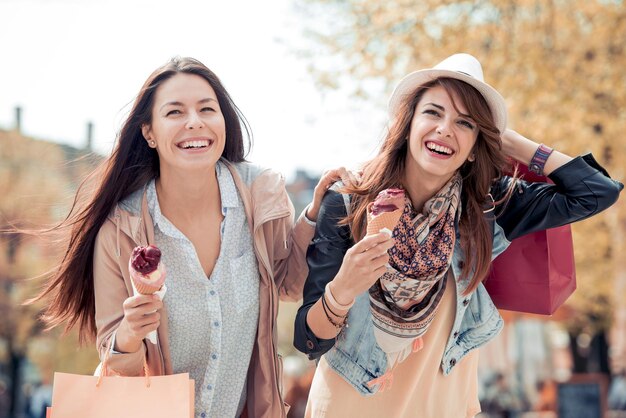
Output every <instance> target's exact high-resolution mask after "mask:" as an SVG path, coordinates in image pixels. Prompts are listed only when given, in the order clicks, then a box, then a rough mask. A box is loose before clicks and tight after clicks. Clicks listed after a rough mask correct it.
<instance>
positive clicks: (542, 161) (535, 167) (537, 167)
mask: <svg viewBox="0 0 626 418" xmlns="http://www.w3.org/2000/svg"><path fill="white" fill-rule="evenodd" d="M552 151H554V150H553V149H552V148H550V147H548V146H546V145H543V144H540V145H539V147H538V148H537V151H535V155H533V159H532V160H530V165H529V166H528V170H530V171H531V172H533V173H535V174H537V175H539V176H542V175H543V167H544V166H545V165H546V161H547V160H548V157H549V156H550V154H552Z"/></svg>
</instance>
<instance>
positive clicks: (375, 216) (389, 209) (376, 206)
mask: <svg viewBox="0 0 626 418" xmlns="http://www.w3.org/2000/svg"><path fill="white" fill-rule="evenodd" d="M403 210H404V190H402V189H385V190H383V191H381V192H380V193H378V196H376V199H375V200H374V201H373V202H372V203H370V204H369V205H368V207H367V234H368V235H369V234H377V233H378V232H380V231H383V230H386V231H387V232H388V233H389V234H391V232H392V231H393V229H394V228H395V227H396V224H397V223H398V220H400V216H401V215H402V211H403Z"/></svg>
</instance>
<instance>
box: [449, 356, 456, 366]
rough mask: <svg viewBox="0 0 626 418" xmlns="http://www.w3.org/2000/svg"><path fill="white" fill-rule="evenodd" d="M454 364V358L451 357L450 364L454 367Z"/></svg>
mask: <svg viewBox="0 0 626 418" xmlns="http://www.w3.org/2000/svg"><path fill="white" fill-rule="evenodd" d="M455 364H456V359H455V358H453V359H452V360H450V366H451V367H454V365H455Z"/></svg>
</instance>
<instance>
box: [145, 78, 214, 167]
mask: <svg viewBox="0 0 626 418" xmlns="http://www.w3.org/2000/svg"><path fill="white" fill-rule="evenodd" d="M142 133H143V136H144V138H145V139H146V140H147V141H148V144H149V146H150V147H152V148H156V150H157V152H158V154H159V165H160V172H161V175H163V174H165V173H167V172H168V171H170V170H178V169H185V170H188V169H206V168H212V167H214V166H215V164H216V162H217V160H218V159H219V158H220V156H221V155H222V152H223V151H224V146H225V143H226V125H225V123H224V116H223V115H222V112H221V109H220V105H219V102H218V100H217V96H216V94H215V91H214V90H213V88H212V87H211V85H210V84H209V83H208V81H206V80H205V79H204V78H202V77H200V76H198V75H195V74H186V73H178V74H175V75H174V76H172V77H171V78H169V79H168V80H166V81H165V82H163V84H161V85H160V86H159V87H158V89H157V92H156V94H155V99H154V106H153V108H152V121H151V122H150V124H146V125H144V126H142Z"/></svg>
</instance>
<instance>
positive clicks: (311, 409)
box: [305, 274, 480, 418]
mask: <svg viewBox="0 0 626 418" xmlns="http://www.w3.org/2000/svg"><path fill="white" fill-rule="evenodd" d="M447 280H448V283H447V286H446V291H445V294H444V297H443V299H442V302H441V305H440V307H439V311H438V312H437V315H436V317H435V319H433V322H432V323H431V325H430V328H429V329H428V332H426V334H425V335H424V337H423V338H424V348H422V350H420V351H418V352H416V353H412V354H410V355H409V356H408V357H407V358H406V359H405V360H404V361H403V362H402V363H400V364H398V365H397V366H396V368H395V370H394V372H393V383H392V385H391V387H387V388H385V390H384V391H382V392H381V391H379V392H378V393H376V394H374V395H372V396H363V395H361V394H360V393H358V392H357V391H356V389H354V388H353V387H352V386H350V384H349V383H347V382H346V381H345V380H343V378H342V377H341V376H339V375H338V374H337V373H335V372H334V371H333V370H332V369H331V368H330V366H329V365H328V363H327V362H326V360H325V359H324V357H322V359H321V360H320V362H319V364H318V366H317V370H316V372H315V377H314V378H313V383H312V385H311V391H310V393H309V401H308V404H307V408H306V414H305V417H306V418H346V417H359V418H367V417H377V418H379V417H385V418H408V417H412V418H472V417H474V416H475V415H476V414H478V413H479V412H480V403H479V402H478V350H474V351H472V352H471V353H469V354H468V355H467V356H466V357H464V358H463V359H462V360H461V361H460V362H459V363H458V364H457V365H456V366H455V367H454V368H453V369H452V372H451V373H450V374H449V375H448V376H444V375H443V373H442V371H441V359H442V357H443V352H444V349H445V345H446V342H447V340H448V336H449V335H450V331H451V330H452V325H453V323H454V315H455V308H456V300H455V299H456V292H455V284H454V282H453V280H454V279H453V278H452V275H451V274H448V278H447Z"/></svg>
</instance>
